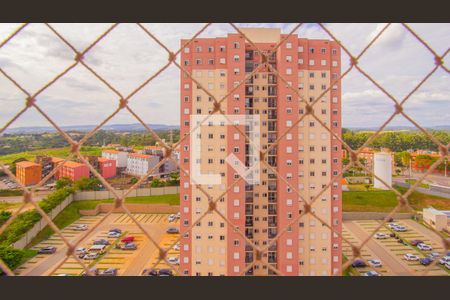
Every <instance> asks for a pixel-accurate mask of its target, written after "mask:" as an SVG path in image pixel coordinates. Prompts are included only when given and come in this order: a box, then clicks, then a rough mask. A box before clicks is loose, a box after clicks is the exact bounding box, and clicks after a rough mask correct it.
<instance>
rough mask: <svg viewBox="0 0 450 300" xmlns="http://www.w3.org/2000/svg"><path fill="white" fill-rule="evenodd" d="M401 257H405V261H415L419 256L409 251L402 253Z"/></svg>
mask: <svg viewBox="0 0 450 300" xmlns="http://www.w3.org/2000/svg"><path fill="white" fill-rule="evenodd" d="M403 258H404V259H406V260H407V261H417V260H419V257H418V256H417V255H414V254H411V253H406V254H405V255H403Z"/></svg>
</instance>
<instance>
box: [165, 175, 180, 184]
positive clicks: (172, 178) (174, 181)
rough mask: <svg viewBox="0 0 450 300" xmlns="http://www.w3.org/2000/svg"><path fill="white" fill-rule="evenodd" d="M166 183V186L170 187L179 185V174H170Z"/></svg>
mask: <svg viewBox="0 0 450 300" xmlns="http://www.w3.org/2000/svg"><path fill="white" fill-rule="evenodd" d="M167 183H168V185H171V186H175V185H180V173H178V172H172V173H170V178H169V180H168V182H167Z"/></svg>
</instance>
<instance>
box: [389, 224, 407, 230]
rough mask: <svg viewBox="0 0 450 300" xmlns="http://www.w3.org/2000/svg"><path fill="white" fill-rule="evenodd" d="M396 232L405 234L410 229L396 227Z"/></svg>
mask: <svg viewBox="0 0 450 300" xmlns="http://www.w3.org/2000/svg"><path fill="white" fill-rule="evenodd" d="M392 229H393V230H394V231H397V232H405V231H407V230H408V229H406V227H405V226H400V225H399V226H395V227H394V228H392Z"/></svg>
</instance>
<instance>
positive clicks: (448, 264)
mask: <svg viewBox="0 0 450 300" xmlns="http://www.w3.org/2000/svg"><path fill="white" fill-rule="evenodd" d="M445 267H446V268H447V269H449V270H450V262H448V263H446V264H445Z"/></svg>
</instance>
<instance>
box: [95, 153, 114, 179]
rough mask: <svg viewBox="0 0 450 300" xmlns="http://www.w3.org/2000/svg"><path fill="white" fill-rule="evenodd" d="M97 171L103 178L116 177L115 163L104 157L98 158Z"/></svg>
mask: <svg viewBox="0 0 450 300" xmlns="http://www.w3.org/2000/svg"><path fill="white" fill-rule="evenodd" d="M97 161H98V170H99V173H100V174H101V175H102V176H103V178H112V177H116V161H115V160H113V159H108V158H104V157H99V158H98V160H97Z"/></svg>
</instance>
